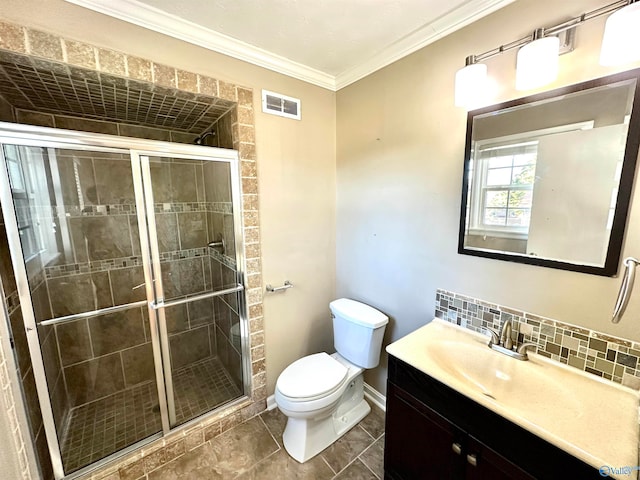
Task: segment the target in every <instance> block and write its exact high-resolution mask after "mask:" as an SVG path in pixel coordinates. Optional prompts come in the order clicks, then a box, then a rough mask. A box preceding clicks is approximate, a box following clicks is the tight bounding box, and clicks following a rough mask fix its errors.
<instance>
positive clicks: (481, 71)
mask: <svg viewBox="0 0 640 480" xmlns="http://www.w3.org/2000/svg"><path fill="white" fill-rule="evenodd" d="M486 83H487V65H486V64H484V63H477V61H476V57H475V56H473V55H469V56H468V57H467V58H466V60H465V67H464V68H461V69H460V70H458V71H457V72H456V90H455V104H456V107H466V106H471V105H474V104H475V103H477V102H478V99H479V98H482V97H483V96H484V93H485V91H486Z"/></svg>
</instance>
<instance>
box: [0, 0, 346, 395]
mask: <svg viewBox="0 0 640 480" xmlns="http://www.w3.org/2000/svg"><path fill="white" fill-rule="evenodd" d="M0 11H2V17H3V20H5V21H7V22H13V23H18V24H22V25H25V26H31V27H34V28H38V29H41V30H45V31H48V32H51V33H54V34H57V35H60V36H62V37H65V38H70V39H77V40H82V41H83V42H86V43H92V44H95V45H98V46H102V47H105V48H110V49H114V50H118V51H121V52H125V53H128V54H130V55H136V56H139V57H142V58H146V59H151V60H154V61H157V62H159V63H163V64H165V65H170V66H172V67H177V68H180V69H184V70H188V71H192V72H197V73H200V74H203V75H208V76H211V77H214V78H218V79H220V80H225V81H227V82H231V83H235V84H238V85H242V86H246V87H250V88H253V89H254V109H255V112H256V113H255V125H256V150H257V164H258V178H259V194H260V217H261V218H260V226H261V234H262V239H261V240H262V250H263V251H262V255H263V257H262V258H263V283H265V284H266V283H272V284H274V285H279V284H282V283H283V282H284V280H290V281H291V282H292V283H293V284H294V285H295V288H294V289H292V290H289V291H287V292H286V293H284V294H280V295H271V296H270V295H267V296H265V298H264V321H265V336H266V360H267V382H268V384H267V389H268V393H269V394H270V393H273V389H274V385H275V381H276V379H277V376H278V375H279V373H280V372H281V371H282V370H283V369H284V368H285V367H286V366H287V365H288V364H289V363H291V362H292V361H293V360H295V359H296V358H298V357H300V356H301V355H306V354H308V353H313V352H316V351H318V350H323V349H331V346H332V336H331V324H330V316H329V310H328V303H329V301H330V300H331V299H332V298H333V296H334V292H335V263H334V258H335V131H336V128H335V118H336V115H335V93H333V92H330V91H328V90H325V89H322V88H319V87H315V86H313V85H310V84H307V83H304V82H301V81H298V80H295V79H292V78H289V77H286V76H283V75H280V74H277V73H274V72H271V71H268V70H265V69H263V68H260V67H256V66H253V65H250V64H247V63H245V62H242V61H238V60H235V59H232V58H230V57H227V56H224V55H220V54H216V53H214V52H211V51H208V50H206V49H203V48H200V47H196V46H193V45H190V44H187V43H184V42H181V41H178V40H175V39H172V38H169V37H166V36H163V35H160V34H157V33H153V32H150V31H147V30H145V29H142V28H140V27H136V26H133V25H130V24H127V23H124V22H121V21H118V20H115V19H112V18H109V17H106V16H104V15H101V14H97V13H94V12H91V11H89V10H86V9H83V8H80V7H77V6H74V5H71V4H69V3H66V2H64V1H62V0H47V1H46V2H44V1H36V0H25V1H21V2H15V1H12V0H0ZM263 88H264V89H267V90H272V91H275V92H279V93H283V94H285V95H289V96H293V97H297V98H300V99H301V101H302V108H301V111H302V120H301V121H296V120H290V119H285V118H281V117H275V116H272V115H266V114H263V113H262V112H261V106H260V93H261V89H263Z"/></svg>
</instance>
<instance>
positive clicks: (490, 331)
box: [485, 327, 500, 346]
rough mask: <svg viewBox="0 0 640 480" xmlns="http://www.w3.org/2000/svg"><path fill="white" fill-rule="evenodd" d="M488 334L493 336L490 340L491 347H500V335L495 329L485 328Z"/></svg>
mask: <svg viewBox="0 0 640 480" xmlns="http://www.w3.org/2000/svg"><path fill="white" fill-rule="evenodd" d="M485 331H486V333H488V334H489V335H491V340H489V346H491V345H500V335H499V334H498V332H496V331H495V330H494V329H493V328H489V327H485Z"/></svg>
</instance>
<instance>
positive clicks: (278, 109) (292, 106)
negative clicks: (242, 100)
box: [262, 90, 300, 120]
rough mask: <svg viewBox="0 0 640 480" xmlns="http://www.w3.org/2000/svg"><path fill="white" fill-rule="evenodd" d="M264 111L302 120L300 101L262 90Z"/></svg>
mask: <svg viewBox="0 0 640 480" xmlns="http://www.w3.org/2000/svg"><path fill="white" fill-rule="evenodd" d="M262 111H263V112H264V113H271V114H273V115H280V116H281V117H287V118H295V119H296V120H300V99H299V98H293V97H287V96H286V95H282V94H281V93H275V92H270V91H268V90H262Z"/></svg>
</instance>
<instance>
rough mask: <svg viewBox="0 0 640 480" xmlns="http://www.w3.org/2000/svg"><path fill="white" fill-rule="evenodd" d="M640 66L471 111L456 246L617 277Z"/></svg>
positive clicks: (639, 125)
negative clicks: (458, 233) (639, 67)
mask: <svg viewBox="0 0 640 480" xmlns="http://www.w3.org/2000/svg"><path fill="white" fill-rule="evenodd" d="M639 109H640V69H636V70H631V71H628V72H623V73H620V74H616V75H610V76H607V77H603V78H599V79H596V80H590V81H588V82H584V83H580V84H576V85H572V86H569V87H564V88H560V89H557V90H553V91H549V92H545V93H541V94H538V95H533V96H529V97H525V98H521V99H518V100H513V101H510V102H506V103H502V104H499V105H494V106H490V107H485V108H481V109H478V110H474V111H471V112H469V114H468V118H467V143H466V148H465V159H464V174H463V183H462V205H461V214H460V235H459V240H458V253H461V254H465V255H474V256H480V257H487V258H494V259H499V260H507V261H512V262H520V263H527V264H532V265H540V266H545V267H551V268H559V269H564V270H573V271H577V272H585V273H592V274H596V275H606V276H615V275H616V273H617V269H618V262H619V259H620V251H621V246H622V239H623V236H624V230H625V225H626V219H627V212H628V209H629V202H630V198H631V190H632V187H633V180H634V175H635V167H636V161H637V158H638V146H639V144H640V112H639V111H638V110H639Z"/></svg>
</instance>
